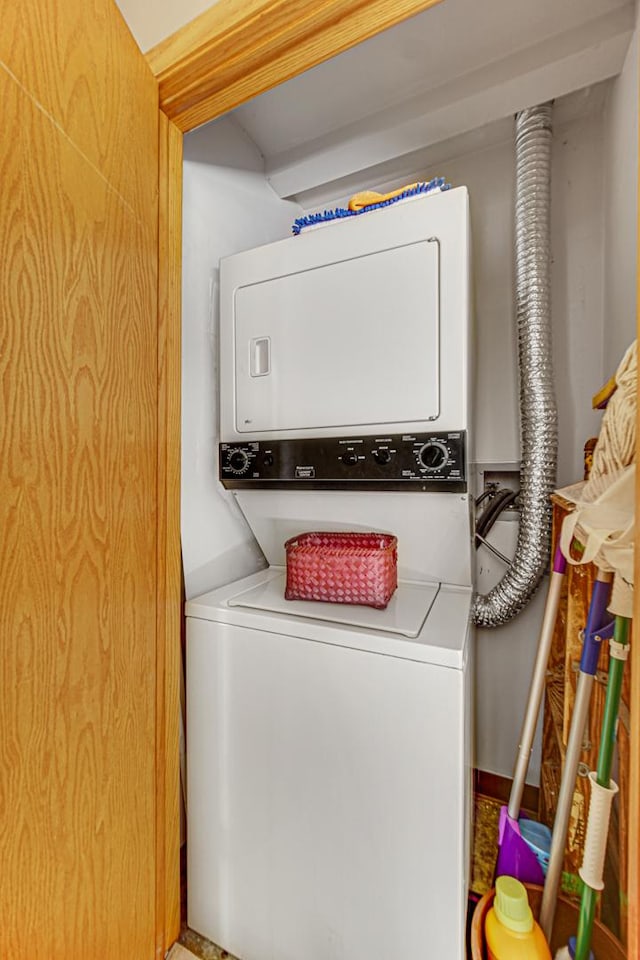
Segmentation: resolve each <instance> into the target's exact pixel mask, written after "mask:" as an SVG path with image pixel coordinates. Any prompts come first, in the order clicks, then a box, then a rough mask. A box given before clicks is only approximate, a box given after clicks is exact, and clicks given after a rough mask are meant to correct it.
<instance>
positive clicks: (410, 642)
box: [185, 567, 473, 670]
mask: <svg viewBox="0 0 640 960" xmlns="http://www.w3.org/2000/svg"><path fill="white" fill-rule="evenodd" d="M283 575H284V570H283V568H282V567H268V568H267V569H266V570H260V571H259V572H258V573H254V574H252V575H251V576H249V577H245V578H244V579H243V580H237V581H235V582H234V583H229V584H227V585H226V586H223V587H218V588H217V589H216V590H212V591H211V592H210V593H205V594H203V595H202V596H200V597H194V599H193V600H189V601H187V603H186V605H185V612H186V615H187V617H190V618H193V619H196V620H205V621H209V622H211V623H212V624H220V625H221V626H223V627H224V628H227V627H229V628H233V627H234V626H235V627H244V628H249V629H250V630H257V631H263V632H264V633H265V634H266V635H268V634H270V633H276V634H281V635H283V636H289V637H297V638H300V639H305V640H311V641H315V642H316V643H327V644H332V645H334V646H342V647H350V648H352V649H355V650H363V651H366V652H368V653H377V654H382V655H385V656H391V657H399V658H401V659H403V660H414V661H417V662H421V663H428V664H433V665H440V666H443V667H453V668H454V669H458V670H461V669H463V668H464V666H465V664H466V662H467V652H468V648H469V636H470V631H471V625H470V610H471V600H472V596H473V594H472V590H471V588H470V587H459V586H452V585H451V584H446V583H442V584H440V588H439V589H438V590H437V591H436V595H435V599H433V600H432V603H431V607H430V608H429V609H428V614H427V616H426V619H425V620H424V623H423V624H422V628H421V630H420V632H419V634H418V636H417V637H406V636H404V635H403V634H401V633H393V632H391V631H390V630H388V629H382V630H381V629H371V628H367V627H362V626H355V625H352V624H346V623H340V622H337V621H336V620H335V613H336V610H335V608H336V607H340V606H341V605H340V604H333V603H329V604H326V607H327V615H328V616H329V617H330V618H331V619H327V620H318V619H313V618H312V617H310V616H308V615H307V611H306V608H307V606H308V604H306V603H300V607H304V608H305V615H304V616H300V614H298V613H296V614H293V613H288V612H287V611H288V610H290V609H291V606H292V603H289V602H288V601H284V600H283V603H286V604H287V605H286V607H285V608H284V610H282V611H280V612H278V613H276V612H274V611H272V610H265V609H264V608H258V607H243V606H239V605H235V606H232V602H233V600H234V599H235V598H236V597H238V596H239V595H242V594H244V593H247V592H249V591H250V590H252V589H253V588H254V587H259V586H261V585H262V584H264V583H267V582H268V581H271V580H274V579H275V580H278V581H280V582H281V578H282V577H283ZM412 586H415V588H416V589H417V590H418V591H421V590H426V592H427V593H428V594H429V595H430V596H432V597H433V591H432V588H433V587H435V586H437V585H435V584H433V583H426V582H425V583H412ZM402 596H403V594H400V597H402ZM427 603H428V601H427V602H426V603H425V610H426V609H427ZM322 606H323V607H324V606H325V605H324V604H322ZM354 609H362V610H364V611H365V615H366V614H367V613H369V614H372V615H375V614H379V613H380V611H376V610H370V611H368V610H367V608H353V607H352V608H351V610H352V611H353V610H354ZM349 615H351V614H349ZM187 655H188V654H187Z"/></svg>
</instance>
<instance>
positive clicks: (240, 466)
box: [227, 449, 249, 473]
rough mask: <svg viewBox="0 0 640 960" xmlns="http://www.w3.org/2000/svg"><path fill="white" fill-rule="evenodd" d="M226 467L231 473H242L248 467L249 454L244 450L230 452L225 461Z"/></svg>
mask: <svg viewBox="0 0 640 960" xmlns="http://www.w3.org/2000/svg"><path fill="white" fill-rule="evenodd" d="M227 467H228V468H229V470H231V472H232V473H244V472H245V470H247V469H248V467H249V454H248V453H247V451H246V450H240V449H237V450H232V451H231V453H230V454H229V457H228V459H227Z"/></svg>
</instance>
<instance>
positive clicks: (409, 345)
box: [186, 188, 473, 960]
mask: <svg viewBox="0 0 640 960" xmlns="http://www.w3.org/2000/svg"><path fill="white" fill-rule="evenodd" d="M468 264H469V228H468V197H467V193H466V190H465V189H464V188H459V189H457V190H451V191H449V192H448V193H445V194H442V195H440V196H424V197H419V198H416V199H415V200H412V201H409V202H407V203H405V204H402V205H400V204H399V205H398V206H396V207H389V208H388V209H384V210H379V211H376V212H374V213H371V214H367V215H366V216H362V217H358V218H354V219H353V220H352V221H349V222H345V223H339V224H337V225H329V226H327V227H325V228H321V229H318V230H317V231H313V232H312V233H310V234H309V235H307V236H305V235H302V236H301V237H298V238H292V239H290V240H286V241H282V242H280V243H276V244H271V245H269V246H266V247H262V248H258V249H256V250H252V251H247V252H246V253H244V254H239V255H237V256H234V257H231V258H228V259H227V260H225V261H222V263H221V331H220V343H221V397H220V401H221V444H220V450H219V457H220V479H221V482H222V483H223V484H224V486H225V487H226V488H227V489H229V490H231V491H232V492H233V496H235V497H236V499H237V502H238V504H239V505H240V507H241V509H242V511H243V513H244V515H245V517H246V519H247V521H248V523H249V525H250V526H251V529H252V530H253V532H254V534H255V536H256V538H257V540H258V542H259V543H260V545H261V547H262V549H263V552H264V554H265V557H266V560H267V563H268V567H267V569H266V570H263V571H260V572H258V573H256V574H254V575H253V576H251V577H248V578H246V579H244V580H242V581H239V582H235V583H232V584H230V585H228V586H224V587H221V588H220V589H217V590H214V591H212V592H211V593H208V594H206V595H205V596H203V597H200V598H198V599H195V600H191V601H189V602H188V603H187V608H186V612H187V617H188V620H187V774H188V776H187V783H188V922H189V925H190V926H191V927H192V928H194V929H195V930H197V931H198V932H200V933H202V934H204V935H205V936H206V937H208V938H209V939H211V940H213V941H214V942H215V943H217V944H219V945H220V946H221V947H223V948H224V949H226V950H228V951H229V952H231V953H233V954H235V955H236V956H238V957H240V958H241V960H371V958H372V957H384V956H399V957H403V960H424V957H425V956H433V957H436V956H437V957H447V960H463V958H464V955H465V946H464V939H465V938H464V931H465V921H466V904H467V887H468V866H469V849H470V840H469V838H470V825H471V766H472V763H471V742H472V716H473V711H472V706H471V694H470V691H471V661H472V638H471V636H470V627H469V612H470V605H471V595H472V573H471V571H472V548H471V509H470V494H469V489H468V476H469V469H468V460H469V436H468V398H469V383H468V373H467V371H468V331H469V270H468ZM308 530H376V531H380V532H388V533H393V534H395V535H396V536H397V538H398V571H399V576H400V584H399V587H398V590H397V591H396V593H395V595H394V596H393V598H392V600H391V602H390V603H389V606H388V607H387V609H386V610H384V611H380V610H373V609H370V608H366V607H354V606H347V605H339V604H323V603H309V602H304V603H303V602H291V601H286V600H285V599H284V575H285V571H284V565H285V556H284V543H285V541H286V540H287V539H288V538H289V537H291V536H293V535H296V534H299V533H301V532H304V531H308Z"/></svg>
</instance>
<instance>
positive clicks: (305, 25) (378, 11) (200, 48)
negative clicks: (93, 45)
mask: <svg viewBox="0 0 640 960" xmlns="http://www.w3.org/2000/svg"><path fill="white" fill-rule="evenodd" d="M439 2H441V0H218V2H217V3H216V4H215V5H214V6H213V7H211V8H210V9H209V10H206V11H205V12H204V13H202V14H201V15H200V16H199V17H196V19H195V20H192V21H191V23H188V24H187V25H186V26H184V27H183V28H182V29H181V30H178V31H177V32H176V33H174V34H173V35H172V36H171V37H168V38H167V39H166V40H163V41H162V42H161V43H160V44H158V45H157V46H156V47H153V48H152V49H151V50H150V51H149V52H148V53H147V61H148V63H149V66H150V67H151V70H152V71H153V73H154V75H155V77H156V79H157V80H158V83H159V87H160V107H161V109H162V110H163V111H164V112H165V114H166V115H167V117H169V119H170V120H173V122H174V123H175V124H176V125H177V127H178V128H179V129H180V130H182V131H183V132H185V133H186V132H187V131H189V130H193V129H194V128H195V127H197V126H200V125H201V124H203V123H206V122H208V121H209V120H213V119H214V118H215V117H219V116H221V115H222V114H223V113H227V112H228V111H229V110H233V108H234V107H237V106H239V105H240V104H241V103H245V102H246V101H247V100H250V99H252V98H253V97H256V96H258V95H259V94H261V93H264V92H265V91H266V90H270V89H271V88H272V87H275V86H277V85H278V84H280V83H284V82H285V81H286V80H290V79H291V78H292V77H295V76H297V75H298V74H300V73H303V72H304V71H305V70H309V69H310V68H311V67H315V66H317V64H319V63H323V62H324V61H325V60H329V59H330V58H331V57H335V56H336V55H337V54H339V53H342V52H343V51H345V50H348V49H349V48H350V47H353V46H355V45H356V44H358V43H361V42H362V41H363V40H368V39H369V37H373V36H375V35H376V34H377V33H380V32H382V31H383V30H387V29H388V28H389V27H392V26H394V25H395V24H397V23H400V22H401V21H403V20H406V19H407V18H408V17H412V16H414V15H415V14H417V13H421V12H422V11H423V10H426V9H428V8H429V7H431V6H434V5H435V4H436V3H439Z"/></svg>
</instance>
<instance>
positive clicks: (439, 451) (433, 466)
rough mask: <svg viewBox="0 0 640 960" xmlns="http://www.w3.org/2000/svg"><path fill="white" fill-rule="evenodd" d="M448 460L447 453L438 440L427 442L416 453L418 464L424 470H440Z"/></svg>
mask: <svg viewBox="0 0 640 960" xmlns="http://www.w3.org/2000/svg"><path fill="white" fill-rule="evenodd" d="M448 459H449V451H448V449H447V447H446V445H445V444H444V443H442V442H441V441H440V440H429V441H428V442H427V443H425V444H424V445H423V446H422V447H420V450H419V452H418V462H419V463H420V465H421V466H423V467H424V468H425V469H426V470H440V468H441V467H444V465H445V463H446V462H447V460H448Z"/></svg>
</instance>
